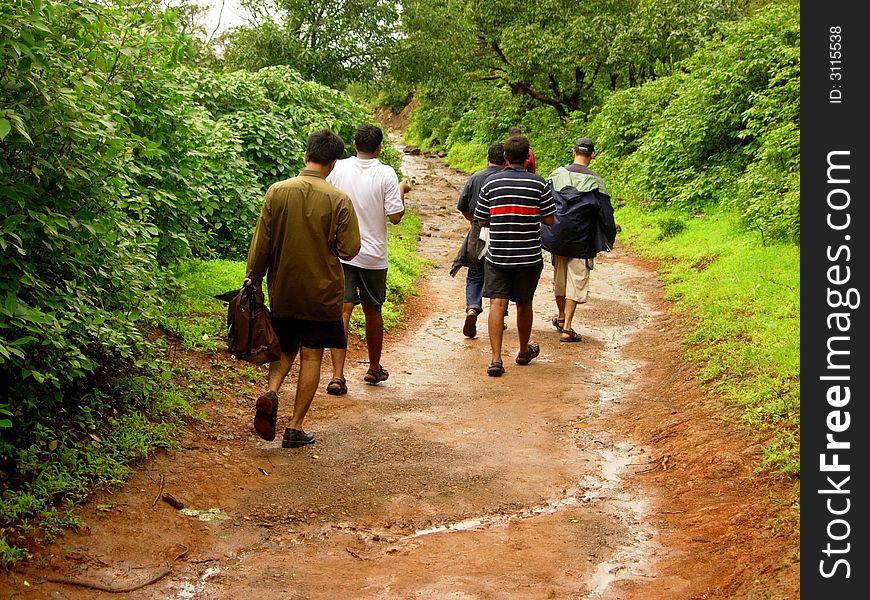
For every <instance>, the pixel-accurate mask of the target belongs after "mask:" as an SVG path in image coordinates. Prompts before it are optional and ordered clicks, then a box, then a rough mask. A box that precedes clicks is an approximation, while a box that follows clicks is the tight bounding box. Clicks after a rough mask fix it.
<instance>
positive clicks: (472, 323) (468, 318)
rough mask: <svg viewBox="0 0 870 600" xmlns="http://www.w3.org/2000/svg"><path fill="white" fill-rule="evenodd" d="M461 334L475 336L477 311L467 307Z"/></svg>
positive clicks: (468, 336) (469, 336)
mask: <svg viewBox="0 0 870 600" xmlns="http://www.w3.org/2000/svg"><path fill="white" fill-rule="evenodd" d="M462 335H464V336H465V337H467V338H473V337H477V311H476V310H474V309H473V308H469V309H468V311H467V312H466V313H465V325H463V327H462Z"/></svg>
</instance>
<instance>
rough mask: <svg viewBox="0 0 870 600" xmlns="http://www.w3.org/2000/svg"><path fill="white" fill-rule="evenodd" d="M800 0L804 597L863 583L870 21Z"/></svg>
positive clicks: (866, 552)
mask: <svg viewBox="0 0 870 600" xmlns="http://www.w3.org/2000/svg"><path fill="white" fill-rule="evenodd" d="M865 6H866V5H865V3H863V2H857V1H855V2H840V1H836V0H834V1H830V2H802V3H801V597H803V598H836V599H837V600H851V599H857V598H866V597H868V594H870V591H868V590H870V531H868V527H867V523H868V517H867V516H868V513H870V493H868V491H867V490H868V488H870V481H868V480H870V468H868V461H870V410H868V406H870V394H868V382H870V359H868V353H870V339H868V335H870V333H868V327H867V320H868V319H867V313H868V310H870V289H868V286H867V279H868V271H870V253H868V243H867V240H868V238H870V210H868V203H870V195H868V181H870V156H868V151H867V149H868V144H870V139H868V135H867V130H868V128H867V122H868V120H870V95H868V92H867V83H866V80H867V79H868V72H870V53H868V40H870V27H868V25H867V23H868V22H867V20H866V19H865V18H863V16H862V15H863V13H864V12H865V10H866V8H865Z"/></svg>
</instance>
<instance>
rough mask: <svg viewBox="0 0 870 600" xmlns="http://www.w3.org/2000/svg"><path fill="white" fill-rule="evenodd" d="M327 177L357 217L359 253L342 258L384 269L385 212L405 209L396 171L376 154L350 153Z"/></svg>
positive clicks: (385, 266) (368, 267)
mask: <svg viewBox="0 0 870 600" xmlns="http://www.w3.org/2000/svg"><path fill="white" fill-rule="evenodd" d="M326 181H328V182H329V183H331V184H332V185H334V186H335V187H337V188H338V189H340V190H341V191H343V192H344V193H346V194H347V195H348V196H350V200H351V202H353V208H354V210H355V211H356V218H357V221H359V235H360V238H361V239H362V246H361V248H360V251H359V254H357V255H356V256H355V257H354V258H353V259H351V260H348V261H342V262H346V263H347V264H349V265H354V266H356V267H360V268H363V269H386V268H387V221H386V215H393V214H396V213H400V212H402V211H403V210H405V204H404V203H403V202H402V195H401V193H400V192H399V178H398V177H397V176H396V172H395V171H394V170H393V168H392V167H390V166H389V165H385V164H384V163H382V162H381V161H380V160H378V159H377V158H367V159H360V158H357V157H356V156H351V157H350V158H343V159H341V160H339V161H338V162H336V163H335V168H334V169H333V170H332V173H330V174H329V176H328V177H327V178H326Z"/></svg>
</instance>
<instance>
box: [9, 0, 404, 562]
mask: <svg viewBox="0 0 870 600" xmlns="http://www.w3.org/2000/svg"><path fill="white" fill-rule="evenodd" d="M161 4H162V3H160V2H156V1H154V2H151V1H137V2H125V1H122V0H114V1H109V0H100V1H96V0H94V1H82V2H74V3H73V2H63V1H57V0H43V1H40V0H19V1H15V2H4V3H2V4H0V198H2V203H0V247H2V249H3V253H2V255H0V270H2V272H3V276H2V280H0V381H2V388H0V481H2V484H3V489H4V494H3V496H2V498H0V532H2V535H3V539H4V540H7V541H4V543H3V545H2V547H0V560H2V561H4V562H5V561H6V560H7V559H8V560H12V559H14V557H15V556H17V554H16V551H15V550H14V549H13V548H12V547H11V546H10V545H9V544H8V540H9V539H11V536H12V533H11V532H12V531H13V529H10V528H11V527H13V526H14V527H26V523H27V522H28V519H30V518H33V519H36V520H40V519H45V518H48V520H47V521H42V524H43V526H50V524H51V522H52V517H51V514H52V511H53V510H54V509H53V508H52V507H53V506H66V505H68V504H69V503H74V502H76V501H78V500H80V499H81V498H82V497H84V495H85V494H86V492H87V490H88V489H90V488H91V487H92V486H93V485H98V484H100V483H110V482H114V481H117V480H119V478H120V477H121V475H119V474H122V473H123V469H124V467H123V465H124V464H126V463H127V462H129V460H130V459H132V458H134V457H136V456H141V455H144V454H147V453H148V451H149V449H150V448H153V447H155V446H166V445H168V444H169V443H171V439H170V438H171V433H172V431H173V428H174V426H175V424H177V423H178V422H179V419H180V418H182V417H184V416H185V415H190V414H192V413H191V409H190V407H189V406H188V404H187V401H186V400H185V398H184V397H183V396H181V395H179V394H177V393H176V392H175V391H174V388H173V384H172V381H171V380H172V377H173V375H176V376H177V375H178V373H177V372H176V371H175V370H174V369H173V368H172V365H171V364H167V363H166V362H165V361H164V360H162V358H161V356H162V352H163V350H162V349H161V343H162V342H161V341H160V340H161V338H160V337H159V336H155V335H154V333H153V330H152V327H153V326H154V325H165V324H166V321H165V320H160V319H159V318H158V317H159V315H160V307H161V305H162V304H163V302H164V300H165V299H166V298H170V297H172V295H173V294H174V293H176V289H177V286H176V284H175V283H174V282H173V280H172V277H171V273H172V272H173V270H174V269H175V267H176V265H177V264H178V263H179V262H181V261H185V260H188V259H190V258H192V257H198V258H209V257H220V256H229V257H233V258H236V259H238V257H240V256H244V253H245V252H246V250H247V244H248V242H249V240H250V234H251V231H252V228H253V226H254V224H255V223H256V218H257V215H258V213H259V208H260V204H261V201H262V196H263V193H264V192H265V189H266V186H268V185H269V184H270V183H272V182H273V181H275V180H277V179H281V178H285V177H289V176H292V175H295V174H296V173H297V172H298V170H299V168H300V167H301V166H302V149H303V146H304V141H305V138H306V136H307V135H308V133H309V132H310V131H311V130H313V129H315V128H317V127H330V128H332V129H334V130H336V131H337V132H339V133H340V134H341V135H342V136H344V137H345V140H346V141H347V142H350V138H351V133H352V131H353V128H354V126H355V125H357V124H358V123H360V122H362V121H366V120H369V117H368V113H367V112H366V111H365V109H364V108H362V107H361V106H359V105H357V104H354V103H353V102H351V101H350V100H349V99H348V98H347V97H346V96H344V95H343V94H340V93H338V92H336V91H334V90H332V89H331V88H328V87H325V86H323V85H321V84H318V83H314V82H309V81H305V80H303V78H302V77H301V76H300V75H299V74H298V73H297V72H295V71H293V70H292V69H291V68H289V67H274V68H270V69H264V70H261V71H259V72H257V73H251V72H235V73H233V72H229V73H214V72H211V71H207V70H205V69H203V68H195V67H191V66H189V65H190V64H191V63H192V61H193V60H194V59H195V57H196V54H195V49H196V47H197V44H196V43H195V41H194V40H192V39H191V38H190V37H189V36H188V35H187V34H186V33H185V31H186V30H187V29H188V21H187V20H186V17H185V16H184V15H180V14H179V13H177V12H176V11H174V10H162V9H160V5H161ZM388 155H389V154H388ZM392 156H393V158H394V159H395V158H396V155H395V152H394V151H393V155H392ZM394 162H395V161H394ZM125 436H132V437H131V439H130V441H129V443H128V442H127V441H125V439H126V438H125ZM121 438H124V439H121ZM94 440H102V441H101V442H100V443H99V446H100V447H101V448H102V449H100V448H96V446H97V444H95V442H94Z"/></svg>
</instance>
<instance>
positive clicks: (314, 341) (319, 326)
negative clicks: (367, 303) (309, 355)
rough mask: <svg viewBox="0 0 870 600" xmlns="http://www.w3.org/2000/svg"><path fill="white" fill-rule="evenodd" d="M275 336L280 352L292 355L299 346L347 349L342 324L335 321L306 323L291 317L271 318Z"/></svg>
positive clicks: (339, 321) (339, 320) (303, 320)
mask: <svg viewBox="0 0 870 600" xmlns="http://www.w3.org/2000/svg"><path fill="white" fill-rule="evenodd" d="M272 325H274V326H275V335H277V336H278V341H279V342H281V350H282V351H284V352H285V353H286V354H293V353H294V352H296V351H297V350H299V346H300V345H302V346H305V347H306V348H347V337H346V336H345V334H344V323H343V322H342V321H341V319H338V320H337V321H307V320H305V319H294V318H293V317H272Z"/></svg>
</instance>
